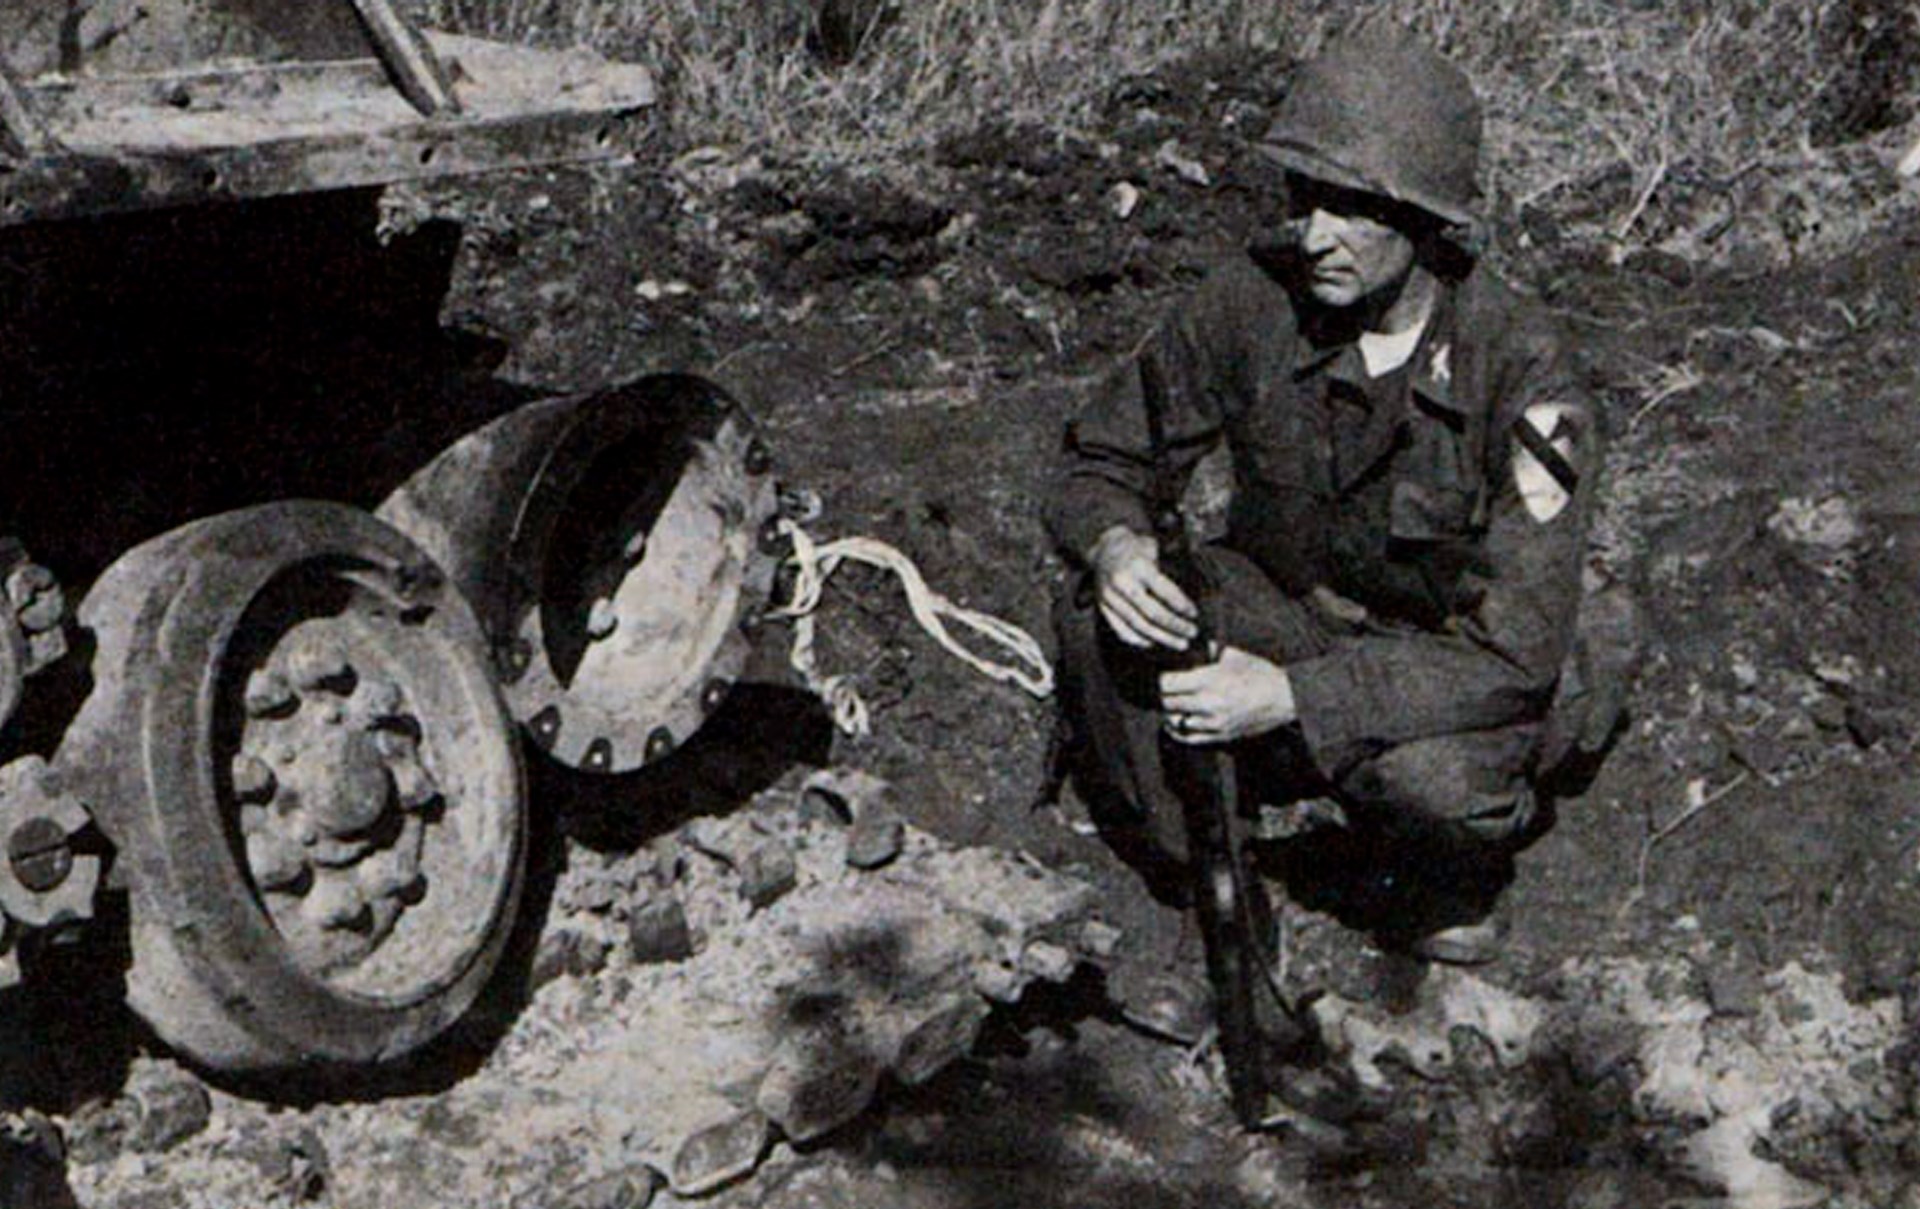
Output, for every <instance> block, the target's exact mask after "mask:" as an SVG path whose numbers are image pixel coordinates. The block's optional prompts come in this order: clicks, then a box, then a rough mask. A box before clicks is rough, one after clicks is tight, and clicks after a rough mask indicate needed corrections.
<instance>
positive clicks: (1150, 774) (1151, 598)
mask: <svg viewBox="0 0 1920 1209" xmlns="http://www.w3.org/2000/svg"><path fill="white" fill-rule="evenodd" d="M1480 140H1481V118H1480V109H1479V104H1478V102H1477V100H1476V98H1475V96H1474V93H1473V89H1472V87H1471V85H1470V84H1469V82H1468V81H1467V79H1466V77H1465V76H1464V74H1463V73H1462V72H1461V71H1460V70H1459V69H1458V68H1457V67H1456V66H1454V65H1453V64H1452V63H1450V62H1448V61H1447V60H1446V59H1444V58H1442V57H1441V56H1439V55H1438V54H1437V53H1435V52H1434V51H1433V50H1431V49H1430V48H1428V47H1427V46H1425V45H1423V44H1422V43H1420V42H1419V41H1418V40H1417V39H1415V38H1414V37H1413V36H1411V35H1409V34H1408V33H1406V32H1405V31H1403V30H1399V29H1397V28H1391V27H1375V28H1374V29H1371V30H1368V31H1364V32H1362V33H1359V34H1357V35H1354V36H1352V37H1350V38H1349V39H1347V40H1346V41H1344V42H1342V43H1340V44H1337V45H1335V46H1333V47H1331V48H1330V49H1328V50H1327V51H1326V52H1325V53H1324V54H1323V55H1321V56H1320V57H1319V58H1317V59H1316V60H1315V61H1313V62H1311V63H1309V64H1307V65H1306V66H1305V67H1303V68H1302V69H1301V71H1300V72H1299V74H1298V76H1297V78H1296V81H1295V83H1294V85H1293V87H1292V89H1291V90H1290V92H1289V93H1288V95H1287V98H1286V100H1285V102H1284V103H1283V104H1282V106H1281V108H1280V111H1279V114H1278V117H1277V120H1276V121H1275V122H1274V124H1273V127H1272V129H1271V130H1270V131H1269V132H1268V133H1267V135H1266V137H1265V139H1264V140H1263V144H1262V147H1261V150H1262V151H1263V152H1264V153H1265V154H1266V155H1267V156H1269V157H1270V158H1271V159H1273V160H1275V161H1277V162H1278V163H1279V164H1280V165H1281V166H1282V167H1283V168H1284V169H1285V170H1286V172H1287V201H1288V205H1289V214H1290V218H1289V220H1288V221H1287V222H1286V223H1285V224H1284V225H1283V227H1282V229H1281V232H1280V236H1281V237H1280V238H1279V239H1277V240H1272V241H1270V242H1267V243H1264V244H1261V245H1258V246H1255V247H1253V248H1252V249H1250V251H1249V253H1248V254H1247V255H1246V256H1245V257H1243V258H1239V259H1236V260H1235V261H1234V262H1233V263H1230V264H1228V265H1226V266H1225V267H1223V268H1221V269H1219V270H1218V271H1216V272H1215V273H1213V274H1212V275H1210V277H1209V278H1208V280H1207V281H1206V282H1205V283H1204V284H1203V286H1202V287H1201V288H1200V289H1199V291H1198V293H1197V295H1196V296H1194V297H1193V298H1192V299H1191V300H1190V301H1189V302H1187V303H1186V304H1185V305H1184V306H1183V307H1182V308H1181V309H1180V310H1179V311H1178V312H1177V313H1175V314H1174V315H1172V316H1171V317H1170V318H1169V319H1167V320H1166V321H1165V322H1164V323H1163V324H1162V325H1161V326H1160V327H1159V328H1158V329H1157V330H1156V331H1154V332H1153V333H1152V334H1151V335H1150V336H1149V337H1148V339H1147V340H1146V341H1145V342H1144V343H1143V345H1142V346H1141V347H1140V349H1139V351H1138V353H1137V354H1136V356H1135V357H1133V358H1132V359H1131V360H1130V361H1129V362H1128V363H1126V364H1125V365H1123V366H1122V367H1120V369H1119V371H1118V372H1117V373H1115V374H1114V375H1113V376H1112V377H1111V378H1110V379H1109V380H1108V381H1107V382H1106V383H1105V385H1104V387H1103V389H1102V390H1101V392H1100V393H1099V394H1098V395H1097V396H1096V397H1095V398H1094V399H1093V400H1092V401H1091V403H1090V405H1089V406H1088V407H1087V409H1086V410H1085V411H1084V413H1083V414H1082V415H1080V416H1079V417H1078V418H1077V419H1076V420H1075V421H1074V422H1073V423H1072V424H1071V425H1069V427H1068V430H1067V434H1066V440H1065V445H1064V452H1063V457H1062V464H1061V468H1060V474H1059V479H1058V482H1057V485H1056V489H1055V493H1054V499H1053V502H1052V507H1051V510H1050V514H1049V524H1050V529H1051V531H1052V533H1053V535H1054V537H1055V539H1056V540H1057V542H1058V543H1059V545H1060V547H1061V548H1062V549H1063V551H1064V552H1065V554H1066V556H1067V558H1068V560H1069V562H1070V563H1072V564H1073V565H1074V566H1075V567H1076V568H1077V569H1078V571H1079V574H1080V578H1079V580H1078V591H1077V592H1076V593H1075V594H1074V596H1073V597H1072V598H1071V599H1069V600H1066V601H1063V602H1062V608H1061V610H1060V615H1059V617H1058V623H1059V627H1060V641H1061V664H1062V687H1063V700H1064V702H1065V708H1066V711H1067V717H1068V720H1069V723H1070V726H1071V733H1072V734H1073V735H1074V736H1075V739H1076V745H1075V746H1076V749H1077V756H1078V758H1077V759H1076V762H1075V767H1074V773H1075V777H1076V782H1077V784H1078V785H1079V786H1080V788H1081V790H1082V792H1083V796H1084V797H1086V798H1087V800H1088V802H1089V805H1090V808H1091V809H1092V810H1093V811H1094V812H1095V815H1096V818H1098V819H1100V820H1101V821H1102V822H1103V823H1105V824H1107V825H1109V827H1110V828H1112V829H1115V830H1116V831H1117V832H1118V834H1119V835H1121V836H1125V837H1131V838H1133V839H1136V840H1139V841H1142V842H1143V844H1144V847H1145V848H1146V849H1147V850H1148V851H1149V852H1150V853H1151V854H1155V855H1157V856H1158V857H1159V858H1164V859H1165V860H1167V861H1171V862H1174V863H1176V864H1177V863H1178V862H1180V861H1182V860H1184V859H1185V857H1186V836H1185V831H1184V827H1183V823H1182V805H1181V802H1180V800H1179V799H1178V797H1177V796H1176V793H1175V791H1174V789H1172V788H1170V787H1169V778H1168V775H1167V773H1168V766H1169V764H1170V763H1172V761H1171V760H1170V759H1169V756H1170V755H1173V754H1178V752H1179V749H1181V748H1185V749H1186V750H1188V751H1192V750H1194V749H1213V750H1222V749H1224V750H1230V751H1231V752H1232V753H1233V755H1234V757H1235V766H1236V768H1237V770H1238V782H1239V785H1240V793H1239V796H1240V799H1241V801H1242V803H1243V806H1246V807H1252V806H1254V805H1256V804H1258V805H1259V806H1260V807H1261V808H1262V809H1263V810H1264V811H1265V812H1266V814H1267V816H1268V817H1269V818H1271V817H1274V811H1273V809H1272V808H1274V807H1281V806H1284V805H1286V804H1287V803H1290V802H1291V803H1305V804H1307V805H1309V806H1311V807H1312V809H1311V810H1308V811H1305V812H1304V814H1305V817H1309V818H1314V819H1319V820H1321V821H1327V822H1332V823H1333V824H1335V826H1334V827H1333V828H1332V829H1330V830H1325V831H1323V832H1322V834H1320V835H1319V836H1317V837H1316V838H1315V839H1314V840H1313V842H1312V844H1311V845H1310V847H1311V851H1312V853H1313V856H1312V859H1310V860H1307V861H1299V860H1295V861H1292V862H1291V866H1292V868H1293V871H1294V872H1296V873H1301V874H1308V875H1316V876H1303V877H1301V878H1300V879H1298V880H1299V881H1300V882H1301V885H1302V886H1306V887H1307V888H1306V889H1304V890H1303V889H1302V888H1300V887H1294V892H1295V893H1296V894H1299V893H1322V894H1325V895H1327V896H1328V900H1329V905H1331V906H1333V907H1334V908H1335V909H1336V910H1339V911H1340V912H1341V913H1342V917H1343V918H1347V919H1348V920H1349V922H1355V923H1357V925H1358V926H1363V927H1367V928H1369V929H1371V930H1372V932H1373V933H1374V935H1375V936H1376V937H1377V939H1378V940H1379V941H1380V943H1382V944H1383V945H1384V946H1388V947H1392V948H1397V949H1400V950H1403V951H1408V952H1411V953H1413V954H1416V955H1418V956H1420V957H1423V958H1425V959H1428V960H1437V961H1448V962H1457V963H1475V962H1482V961H1486V960H1490V959H1492V958H1493V957H1495V956H1496V955H1497V951H1498V950H1497V941H1498V930H1497V929H1496V928H1495V926H1494V925H1493V924H1492V923H1490V922H1489V921H1490V918H1491V916H1490V908H1491V905H1492V901H1493V898H1494V896H1495V895H1497V893H1498V891H1499V890H1500V889H1501V888H1502V887H1503V886H1504V884H1505V882H1506V881H1507V880H1508V879H1509V878H1510V867H1511V857H1512V855H1513V853H1514V852H1515V851H1517V850H1518V849H1519V848H1520V847H1521V846H1523V845H1524V844H1525V843H1526V842H1528V841H1529V840H1530V839H1531V838H1533V837H1534V836H1536V835H1537V834H1538V832H1539V831H1540V830H1541V829H1542V826H1543V820H1542V818H1541V812H1540V810H1539V809H1538V806H1537V801H1536V790H1535V786H1536V783H1537V782H1538V780H1539V779H1540V777H1541V776H1542V775H1543V773H1544V772H1545V768H1544V764H1545V763H1546V762H1547V761H1549V760H1551V759H1553V758H1555V756H1556V755H1557V750H1556V751H1553V752H1550V751H1548V750H1547V748H1548V747H1549V746H1550V745H1551V746H1553V747H1554V748H1556V749H1560V748H1563V747H1564V745H1563V744H1559V743H1551V744H1550V741H1549V738H1548V732H1549V730H1550V729H1551V728H1550V727H1549V725H1548V723H1549V712H1550V707H1551V706H1552V705H1553V703H1554V701H1555V695H1556V688H1557V687H1559V688H1560V689H1561V692H1562V696H1563V697H1564V696H1565V686H1563V685H1560V680H1561V673H1562V668H1563V665H1565V664H1566V663H1567V662H1568V657H1569V653H1570V650H1571V649H1572V643H1573V638H1574V634H1575V621H1576V614H1577V611H1578V609H1579V607H1580V604H1581V593H1582V569H1583V564H1584V562H1585V557H1584V556H1585V549H1586V534H1587V527H1588V516H1589V513H1590V511H1591V507H1592V503H1593V499H1594V494H1595V481H1596V477H1597V471H1598V469H1599V466H1600V434H1599V432H1598V431H1597V428H1596V424H1595V421H1594V416H1593V414H1592V411H1591V409H1590V406H1589V403H1588V401H1587V399H1586V397H1585V395H1584V394H1583V392H1582V390H1581V388H1580V386H1579V385H1578V384H1577V382H1576V380H1575V379H1574V377H1573V376H1572V375H1571V374H1570V372H1569V370H1568V368H1567V366H1566V364H1565V362H1564V361H1563V359H1562V357H1561V354H1560V349H1559V345H1558V341H1557V337H1556V335H1555V333H1554V331H1553V330H1552V328H1551V327H1550V326H1549V324H1548V323H1547V322H1546V321H1545V317H1544V316H1542V315H1540V314H1538V313H1536V311H1535V310H1534V309H1533V308H1531V307H1530V306H1528V305H1527V303H1526V302H1525V301H1524V300H1523V299H1522V298H1520V297H1518V296H1517V295H1515V294H1514V293H1512V292H1511V291H1510V290H1509V289H1507V288H1506V287H1505V286H1504V285H1502V284H1501V283H1500V282H1499V281H1497V280H1496V279H1495V278H1494V277H1493V275H1492V274H1491V273H1490V272H1488V271H1486V270H1484V269H1482V268H1480V267H1478V265H1477V264H1476V251H1477V249H1478V248H1479V246H1480V243H1481V239H1480V231H1481V227H1480V224H1481V221H1482V219H1481V215H1480V194H1479V188H1478V185H1477V182H1476V175H1477V168H1478V161H1479V152H1480ZM1219 449H1224V451H1225V457H1226V458H1227V459H1228V464H1229V465H1230V466H1231V472H1232V480H1233V481H1232V488H1231V500H1230V503H1229V504H1228V506H1227V509H1226V524H1225V535H1224V537H1222V538H1221V539H1220V540H1218V541H1216V542H1214V543H1211V544H1208V545H1206V546H1205V547H1203V548H1201V549H1199V550H1198V551H1196V557H1195V561H1196V563H1197V566H1198V570H1199V571H1200V574H1199V575H1198V577H1197V578H1198V579H1199V580H1200V581H1201V582H1199V583H1192V582H1188V583H1182V582H1179V581H1178V579H1177V577H1176V576H1175V575H1173V574H1170V573H1169V568H1168V567H1167V566H1165V565H1164V562H1163V554H1164V550H1163V546H1164V535H1162V536H1161V537H1156V530H1155V526H1154V509H1155V507H1156V505H1157V504H1160V503H1164V502H1165V501H1163V500H1159V499H1157V498H1156V495H1157V492H1158V485H1159V484H1162V483H1165V482H1167V481H1169V479H1170V480H1171V481H1172V482H1174V483H1175V484H1176V488H1177V487H1178V485H1179V484H1183V483H1185V482H1187V481H1188V480H1189V479H1190V477H1191V474H1192V471H1193V469H1194V467H1195V466H1196V465H1197V464H1198V463H1199V462H1200V461H1201V460H1202V458H1204V457H1205V456H1206V455H1207V454H1209V453H1210V452H1212V451H1215V450H1219ZM1203 616H1205V617H1206V618H1207V620H1208V624H1209V626H1210V629H1211V632H1209V633H1206V634H1202V632H1201V627H1200V621H1201V618H1202V617H1203ZM1200 643H1205V644H1206V646H1205V648H1204V649H1201V648H1200V647H1199V646H1197V645H1196V644H1200ZM1182 653H1184V654H1186V655H1187V656H1189V660H1188V663H1189V666H1184V667H1179V666H1175V667H1173V668H1171V670H1170V668H1169V663H1170V662H1171V663H1173V664H1176V665H1177V664H1178V663H1179V662H1180V660H1179V656H1180V655H1181V654H1182ZM1294 812H1295V813H1294V814H1293V815H1292V817H1293V818H1295V819H1297V818H1299V817H1302V809H1301V807H1299V806H1296V807H1295V808H1294ZM1297 851H1298V850H1297V848H1296V855H1297ZM1294 880H1295V879H1292V878H1290V879H1289V881H1290V884H1291V883H1292V882H1293V881H1294ZM1316 881H1317V882H1318V883H1319V887H1318V889H1314V888H1312V883H1314V882H1316Z"/></svg>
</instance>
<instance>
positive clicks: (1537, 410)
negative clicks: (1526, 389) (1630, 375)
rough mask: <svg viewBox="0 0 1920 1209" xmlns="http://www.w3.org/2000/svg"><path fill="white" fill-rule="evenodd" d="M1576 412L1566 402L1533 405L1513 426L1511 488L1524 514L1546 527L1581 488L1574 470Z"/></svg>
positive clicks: (1577, 472)
mask: <svg viewBox="0 0 1920 1209" xmlns="http://www.w3.org/2000/svg"><path fill="white" fill-rule="evenodd" d="M1578 422H1579V409H1578V408H1576V407H1573V406H1572V405H1570V404H1565V403H1535V404H1534V405H1533V406H1531V407H1529V408H1527V410H1526V411H1525V412H1523V413H1522V414H1521V416H1520V419H1519V420H1518V421H1517V422H1516V423H1515V424H1514V426H1513V437H1514V450H1513V485H1514V487H1515V488H1516V489H1517V490H1518V491H1519V493H1520V502H1521V503H1522V504H1523V505H1525V506H1526V509H1527V515H1528V516H1531V517H1532V518H1533V519H1534V520H1536V521H1539V522H1540V523H1541V524H1543V525H1544V524H1546V523H1547V522H1548V521H1551V520H1552V519H1553V518H1554V517H1556V516H1559V515H1560V514H1561V513H1562V512H1564V511H1565V510H1566V507H1567V505H1568V504H1570V503H1572V502H1573V493H1574V491H1575V490H1576V489H1577V488H1578V487H1579V486H1580V472H1579V471H1578V470H1577V469H1576V468H1575V467H1574V464H1573V455H1574V437H1575V435H1576V434H1575V431H1574V425H1575V424H1576V423H1578Z"/></svg>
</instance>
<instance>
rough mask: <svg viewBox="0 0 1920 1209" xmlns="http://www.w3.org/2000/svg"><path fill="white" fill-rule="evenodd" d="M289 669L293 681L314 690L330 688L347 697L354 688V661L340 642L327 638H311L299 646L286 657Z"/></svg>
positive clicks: (306, 688) (301, 686) (308, 689)
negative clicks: (327, 639)
mask: <svg viewBox="0 0 1920 1209" xmlns="http://www.w3.org/2000/svg"><path fill="white" fill-rule="evenodd" d="M287 671H288V673H289V674H290V675H291V676H292V678H293V682H294V684H296V685H298V686H299V687H300V688H303V689H305V690H307V691H308V692H312V691H313V690H315V689H327V690H329V691H331V692H335V693H339V694H340V695H342V696H345V695H346V694H348V693H351V692H352V691H353V686H354V680H355V676H354V671H353V664H351V663H349V662H348V661H347V654H346V652H345V651H343V650H341V649H340V647H339V645H338V644H337V643H334V642H330V641H326V640H318V641H309V642H305V643H302V644H301V645H299V646H298V647H296V648H295V649H294V651H293V653H292V654H291V655H289V656H288V657H287Z"/></svg>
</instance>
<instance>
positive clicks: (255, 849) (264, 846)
mask: <svg viewBox="0 0 1920 1209" xmlns="http://www.w3.org/2000/svg"><path fill="white" fill-rule="evenodd" d="M247 868H249V869H251V870H253V880H254V881H255V883H257V884H258V885H259V887H260V888H261V889H262V890H288V889H291V888H292V887H294V886H296V885H297V884H298V883H299V881H300V879H301V878H302V877H304V876H305V875H306V872H307V861H306V858H305V857H303V856H301V855H300V853H299V852H298V851H296V850H295V849H294V848H293V847H291V846H290V845H288V843H287V842H286V841H285V840H283V839H281V838H280V837H279V836H278V835H276V834H274V833H273V832H271V831H265V830H262V831H256V832H254V833H253V834H251V835H249V836H248V837H247Z"/></svg>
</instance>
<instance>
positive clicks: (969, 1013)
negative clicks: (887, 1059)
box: [893, 994, 987, 1087]
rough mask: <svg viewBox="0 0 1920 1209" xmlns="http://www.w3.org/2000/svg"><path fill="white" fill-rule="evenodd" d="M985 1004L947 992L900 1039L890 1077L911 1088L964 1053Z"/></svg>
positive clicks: (977, 1029)
mask: <svg viewBox="0 0 1920 1209" xmlns="http://www.w3.org/2000/svg"><path fill="white" fill-rule="evenodd" d="M986 1019H987V1005H986V1003H985V1002H983V1001H982V1000H981V999H980V998H979V997H978V996H976V995H967V994H955V995H950V996H948V997H947V999H946V1000H945V1001H944V1002H943V1003H942V1004H941V1005H940V1006H939V1007H936V1008H935V1009H934V1010H933V1011H932V1012H930V1013H929V1014H928V1015H927V1016H926V1017H925V1018H924V1019H922V1020H921V1021H920V1023H919V1024H917V1025H915V1026H914V1027H913V1028H911V1029H909V1030H908V1031H907V1034H906V1036H905V1037H903V1038H901V1041H900V1052H899V1054H898V1055H897V1056H896V1057H895V1058H894V1060H893V1075H894V1078H896V1079H898V1080H900V1082H902V1083H904V1084H906V1085H907V1086H908V1087H915V1086H918V1085H919V1084H921V1083H925V1082H926V1081H927V1080H928V1079H931V1078H932V1077H933V1076H934V1075H936V1074H938V1073H939V1072H940V1071H942V1070H944V1069H945V1068H946V1067H947V1066H948V1065H949V1064H951V1063H953V1062H956V1061H958V1060H959V1059H961V1058H963V1057H965V1056H966V1054H967V1051H969V1050H971V1049H972V1048H973V1043H974V1041H975V1039H976V1038H978V1037H979V1035H980V1026H981V1025H982V1024H983V1023H985V1022H986Z"/></svg>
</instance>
